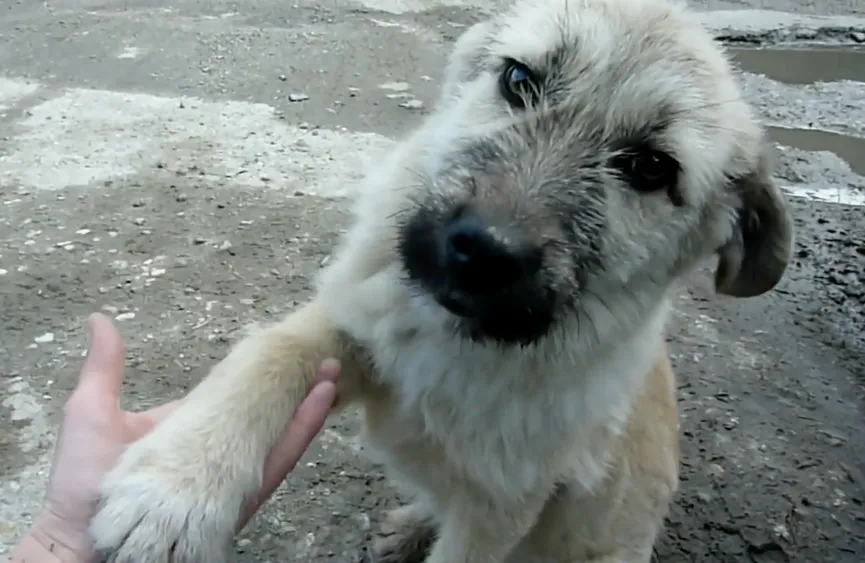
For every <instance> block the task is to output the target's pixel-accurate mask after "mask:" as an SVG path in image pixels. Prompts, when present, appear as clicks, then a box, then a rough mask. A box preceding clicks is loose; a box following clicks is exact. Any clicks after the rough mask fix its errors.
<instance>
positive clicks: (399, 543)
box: [366, 504, 438, 563]
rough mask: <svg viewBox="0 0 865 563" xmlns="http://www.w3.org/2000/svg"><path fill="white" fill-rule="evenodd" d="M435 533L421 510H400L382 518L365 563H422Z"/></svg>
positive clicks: (407, 507) (430, 518) (422, 509)
mask: <svg viewBox="0 0 865 563" xmlns="http://www.w3.org/2000/svg"><path fill="white" fill-rule="evenodd" d="M437 532H438V528H437V526H436V524H435V522H434V520H433V518H432V517H431V516H430V514H429V513H428V512H427V511H426V510H425V509H424V508H423V507H422V506H420V505H417V504H410V505H407V506H402V507H400V508H397V509H396V510H392V511H390V512H389V513H388V514H387V516H386V517H385V520H384V522H382V525H381V533H380V535H379V537H377V538H376V540H375V542H374V543H373V549H372V550H370V553H368V554H367V556H366V557H367V560H368V561H369V563H423V562H424V561H425V560H426V558H427V555H428V554H429V551H430V549H431V548H432V544H433V542H435V539H436V535H437Z"/></svg>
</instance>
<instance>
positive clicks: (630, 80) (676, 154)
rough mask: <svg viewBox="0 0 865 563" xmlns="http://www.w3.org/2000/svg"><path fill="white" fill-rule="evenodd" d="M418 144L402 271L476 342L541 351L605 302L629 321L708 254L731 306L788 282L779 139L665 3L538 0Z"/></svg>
mask: <svg viewBox="0 0 865 563" xmlns="http://www.w3.org/2000/svg"><path fill="white" fill-rule="evenodd" d="M420 135H421V138H422V139H423V142H422V148H421V150H420V152H419V154H417V155H416V161H415V163H414V169H413V170H414V172H415V173H416V175H417V177H418V179H419V181H418V182H417V183H416V184H415V185H414V186H413V187H412V188H410V189H406V190H403V195H402V196H400V197H404V200H402V201H401V205H403V206H404V209H403V210H402V211H403V212H402V213H400V214H399V217H400V230H399V251H400V255H401V259H402V262H403V264H404V268H405V271H406V272H407V274H408V276H407V277H408V279H409V283H411V284H413V285H414V286H415V287H417V288H420V289H421V291H423V292H424V294H426V295H428V296H431V297H432V298H434V300H435V301H436V303H437V304H438V305H439V306H440V307H443V308H444V309H446V310H447V311H448V312H449V313H450V314H451V315H452V316H451V317H450V318H451V319H452V321H453V322H454V323H455V326H456V327H457V328H458V330H459V331H460V332H461V333H463V334H465V335H467V336H468V337H470V338H473V339H479V340H492V341H497V342H500V343H506V344H515V343H518V344H527V343H532V342H535V341H537V340H538V339H540V338H542V337H543V336H544V335H545V334H547V333H548V332H549V331H550V330H551V328H552V327H554V326H555V325H556V323H559V322H563V321H565V320H567V319H568V318H573V317H574V316H575V315H576V316H580V315H583V314H585V312H586V310H587V308H588V303H589V301H590V300H591V301H592V302H594V303H596V304H597V303H601V304H602V305H603V306H604V307H605V309H606V310H607V312H608V313H609V314H612V315H613V316H615V315H616V314H617V313H616V311H618V310H625V309H626V308H627V307H630V306H631V305H635V304H636V305H639V304H640V303H643V304H646V303H649V302H651V301H656V300H657V298H658V297H660V295H661V292H662V291H664V290H666V289H667V288H668V287H669V286H670V284H671V283H673V282H674V281H675V280H676V279H677V278H678V277H680V276H681V275H682V274H684V273H685V272H687V271H688V270H689V269H690V268H693V267H694V266H695V265H696V264H697V263H698V261H700V260H702V259H704V258H707V257H708V256H709V255H710V254H712V253H718V254H719V257H720V261H719V266H718V271H717V274H716V284H717V288H718V290H719V291H721V292H725V293H728V294H731V295H737V296H749V295H757V294H760V293H763V292H765V291H768V290H769V289H771V288H772V287H773V286H774V285H775V284H776V283H777V282H778V281H779V279H780V278H781V276H782V274H783V272H784V270H785V268H786V264H787V260H788V257H789V253H790V247H791V239H792V231H791V221H790V218H789V216H788V212H787V210H786V208H785V205H784V202H783V200H782V198H781V195H780V193H779V191H778V190H777V188H776V187H775V186H774V185H773V184H772V181H771V173H770V170H769V163H768V160H767V156H766V155H767V146H766V144H765V141H764V139H763V132H762V130H761V128H760V126H759V125H758V123H757V120H756V118H755V117H754V116H753V114H752V113H751V110H750V108H749V107H748V106H747V104H746V103H745V102H744V101H743V100H742V97H741V92H740V90H739V88H738V85H737V84H736V82H735V81H734V78H733V76H732V73H731V70H730V68H729V66H728V64H727V61H726V60H725V58H724V55H723V52H722V50H721V48H720V46H718V45H716V44H715V43H714V41H713V40H712V38H711V37H710V36H709V35H708V34H707V33H706V32H705V31H704V30H703V29H702V28H701V27H700V26H699V24H698V23H695V22H694V21H692V20H691V19H690V17H689V16H688V15H687V14H685V13H683V12H682V11H681V10H680V9H679V8H678V7H676V6H675V5H673V4H670V3H668V2H667V1H666V0H636V1H635V0H541V1H540V2H538V1H534V0H527V1H524V2H519V3H517V4H515V5H514V6H512V7H511V8H510V9H509V11H507V12H506V13H504V14H503V15H501V16H498V17H496V18H495V19H492V20H489V21H486V22H483V23H480V24H478V25H476V26H475V27H473V28H472V29H470V30H469V31H468V32H467V33H466V34H465V35H464V36H463V37H461V38H460V40H459V41H458V43H457V46H456V48H455V51H454V54H453V56H452V58H451V61H450V64H449V66H448V69H447V71H446V78H445V84H444V86H443V92H442V98H441V101H440V103H439V107H438V110H437V111H436V112H435V113H434V114H433V115H432V116H431V117H430V118H429V119H428V120H427V122H426V124H425V125H424V127H423V128H422V129H421V132H420ZM625 301H629V302H631V304H630V305H629V304H627V303H625ZM587 321H588V322H587V323H586V326H587V328H588V327H589V326H591V322H592V319H591V318H589V319H587Z"/></svg>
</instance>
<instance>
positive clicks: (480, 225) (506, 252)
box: [443, 212, 540, 295]
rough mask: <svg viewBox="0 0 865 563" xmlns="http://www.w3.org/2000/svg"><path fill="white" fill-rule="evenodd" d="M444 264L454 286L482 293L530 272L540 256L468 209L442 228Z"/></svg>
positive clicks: (529, 274)
mask: <svg viewBox="0 0 865 563" xmlns="http://www.w3.org/2000/svg"><path fill="white" fill-rule="evenodd" d="M443 255H444V266H445V269H446V270H447V272H448V276H449V278H450V280H451V283H452V284H453V287H454V289H459V290H461V291H464V292H466V293H469V294H474V295H485V294H491V293H495V292H497V291H500V290H502V289H504V288H506V287H508V286H511V285H513V284H515V283H517V282H519V281H520V280H521V279H523V278H525V277H527V276H531V275H534V274H535V273H536V272H537V271H538V269H539V268H540V259H539V258H538V257H537V256H536V255H534V254H533V253H530V252H526V251H525V250H524V249H523V248H521V247H520V245H519V244H518V243H516V242H514V241H511V240H508V239H507V238H506V237H505V236H503V235H501V234H499V233H497V232H496V230H495V229H494V228H491V227H489V226H488V225H486V224H485V223H484V221H483V219H482V218H481V217H480V216H479V215H477V214H476V213H472V212H464V213H461V214H460V215H458V216H456V217H455V218H453V219H451V220H450V221H449V222H448V223H447V225H445V228H444V253H443Z"/></svg>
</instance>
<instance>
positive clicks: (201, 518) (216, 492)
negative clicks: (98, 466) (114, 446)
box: [90, 452, 238, 563]
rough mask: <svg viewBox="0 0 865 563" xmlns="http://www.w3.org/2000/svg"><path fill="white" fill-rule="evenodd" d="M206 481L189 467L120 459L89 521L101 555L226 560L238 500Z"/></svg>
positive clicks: (173, 562)
mask: <svg viewBox="0 0 865 563" xmlns="http://www.w3.org/2000/svg"><path fill="white" fill-rule="evenodd" d="M127 453H129V452H127ZM190 467H192V466H190ZM205 482H206V481H205V479H203V478H202V476H201V475H200V474H198V475H196V474H191V473H189V471H187V474H183V472H177V471H175V472H170V471H166V468H164V467H159V466H158V465H149V466H136V465H135V464H131V466H130V464H128V463H127V464H124V463H121V465H120V466H119V467H117V468H115V469H114V470H113V471H112V472H111V473H109V475H108V477H107V478H106V480H105V482H104V484H103V486H102V490H101V498H100V501H99V505H98V506H97V512H96V515H95V517H94V518H93V520H92V521H91V525H90V532H91V536H92V538H93V541H94V549H95V550H96V554H97V561H101V562H104V563H226V562H227V561H228V554H229V553H230V547H231V541H232V537H233V535H234V529H235V526H236V521H237V517H238V510H237V508H238V507H237V506H236V504H237V503H236V502H234V499H232V498H229V497H226V496H225V495H224V491H222V492H221V491H220V487H218V486H216V487H213V488H212V489H210V490H208V488H207V487H206V486H204V485H205Z"/></svg>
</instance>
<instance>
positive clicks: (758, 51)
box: [727, 45, 865, 84]
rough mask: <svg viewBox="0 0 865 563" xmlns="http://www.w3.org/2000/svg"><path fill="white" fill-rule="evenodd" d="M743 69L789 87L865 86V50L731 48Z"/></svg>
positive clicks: (841, 48)
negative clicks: (853, 83) (848, 82)
mask: <svg viewBox="0 0 865 563" xmlns="http://www.w3.org/2000/svg"><path fill="white" fill-rule="evenodd" d="M727 50H728V52H729V53H730V54H731V55H732V56H733V60H734V61H735V62H736V63H737V64H738V65H739V67H740V68H741V69H742V70H744V71H747V72H751V73H754V74H763V75H765V76H768V77H769V78H771V79H773V80H777V81H778V82H785V83H787V84H813V83H814V82H835V81H838V80H856V81H858V82H865V47H863V46H857V45H844V46H825V47H728V49H727Z"/></svg>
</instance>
